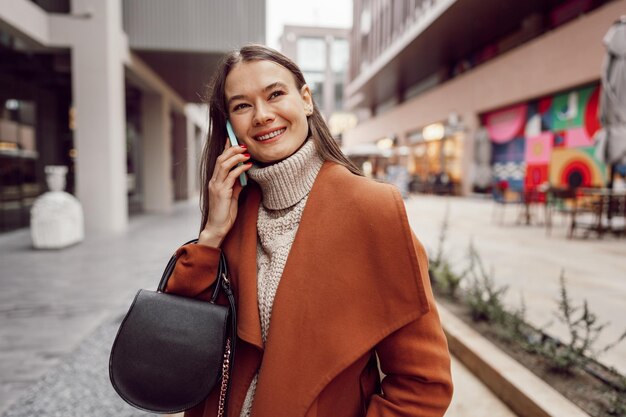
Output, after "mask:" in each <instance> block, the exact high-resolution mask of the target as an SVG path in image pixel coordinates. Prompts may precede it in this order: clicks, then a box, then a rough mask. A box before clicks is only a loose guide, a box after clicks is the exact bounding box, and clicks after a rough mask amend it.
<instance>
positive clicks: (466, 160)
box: [461, 112, 480, 196]
mask: <svg viewBox="0 0 626 417" xmlns="http://www.w3.org/2000/svg"><path fill="white" fill-rule="evenodd" d="M461 120H462V121H463V125H464V126H465V134H464V135H463V143H462V146H463V150H462V151H461V155H462V157H461V158H462V159H461V172H462V173H463V179H462V186H461V195H464V196H468V195H470V194H471V193H472V186H473V182H474V181H473V179H474V169H475V163H474V137H475V136H476V131H477V130H478V128H479V127H480V120H479V118H478V116H477V115H476V114H475V113H473V112H467V113H465V114H463V115H462V116H461Z"/></svg>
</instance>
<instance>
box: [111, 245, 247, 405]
mask: <svg viewBox="0 0 626 417" xmlns="http://www.w3.org/2000/svg"><path fill="white" fill-rule="evenodd" d="M192 242H197V240H193V241H190V242H187V243H192ZM175 265H176V255H175V254H174V256H172V258H171V259H170V261H169V262H168V264H167V266H166V267H165V271H164V272H163V276H162V277H161V282H160V283H159V287H158V289H157V291H156V292H154V291H149V290H143V289H142V290H139V292H138V293H137V295H136V296H135V300H134V301H133V303H132V305H131V306H130V309H129V310H128V313H127V314H126V316H125V317H124V320H123V321H122V323H121V325H120V328H119V330H118V332H117V336H116V337H115V341H114V342H113V347H112V349H111V356H110V358H109V377H110V378H111V384H112V385H113V388H115V391H117V393H118V394H119V396H120V397H122V399H123V400H124V401H126V402H127V403H128V404H130V405H132V406H134V407H136V408H139V409H141V410H144V411H150V412H153V413H167V414H174V413H178V412H181V411H184V410H187V409H189V408H191V407H193V406H195V405H197V404H199V403H200V402H201V401H202V400H204V399H205V398H206V397H207V395H208V394H209V393H210V392H211V390H212V389H213V388H214V387H215V384H216V383H217V382H218V380H220V377H221V387H220V395H219V405H218V414H217V415H218V416H223V415H225V414H226V413H225V409H226V405H227V404H228V394H229V386H230V384H229V375H230V370H232V368H233V365H234V363H233V358H234V356H235V340H236V331H237V315H236V311H235V300H234V296H233V292H232V290H231V287H230V281H229V279H228V267H227V264H226V258H225V257H224V253H223V252H222V254H221V256H220V262H219V267H218V272H217V279H216V283H215V289H214V291H213V294H212V297H211V300H210V301H209V302H207V301H203V300H197V299H193V298H187V297H182V296H179V295H174V294H167V293H165V292H164V290H165V287H166V285H167V281H168V279H169V277H170V275H171V274H172V271H173V270H174V266H175ZM220 291H223V292H224V293H225V294H226V296H227V298H228V301H229V306H222V305H219V304H217V303H216V301H217V298H218V296H219V294H220ZM229 324H230V326H229Z"/></svg>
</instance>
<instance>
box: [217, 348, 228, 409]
mask: <svg viewBox="0 0 626 417" xmlns="http://www.w3.org/2000/svg"><path fill="white" fill-rule="evenodd" d="M229 368H230V337H229V338H228V339H226V349H224V363H223V364H222V386H221V387H220V399H219V403H218V406H217V417H223V416H224V409H225V404H226V391H227V390H228V379H229V378H230V376H229Z"/></svg>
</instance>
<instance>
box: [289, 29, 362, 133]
mask: <svg viewBox="0 0 626 417" xmlns="http://www.w3.org/2000/svg"><path fill="white" fill-rule="evenodd" d="M349 35H350V30H349V29H341V28H328V27H311V26H292V25H286V26H285V28H284V31H283V35H282V36H281V39H280V42H281V51H282V52H283V53H284V54H285V55H287V56H288V57H289V58H291V59H292V60H293V61H294V62H295V63H296V64H298V66H299V67H300V69H302V72H303V74H304V78H305V79H306V81H307V84H308V85H309V87H310V88H311V92H312V94H313V100H314V101H315V103H316V104H317V106H318V107H319V108H320V110H321V112H322V115H323V116H324V118H325V119H326V121H327V122H328V124H329V127H330V129H331V132H332V133H333V135H334V136H335V137H336V138H337V139H340V138H341V134H342V133H343V131H344V130H345V129H346V128H347V127H350V126H353V125H354V124H355V120H354V115H353V114H352V113H347V112H345V110H344V95H345V94H344V90H345V85H346V81H347V74H348V60H349V57H350V54H349V49H350V48H349Z"/></svg>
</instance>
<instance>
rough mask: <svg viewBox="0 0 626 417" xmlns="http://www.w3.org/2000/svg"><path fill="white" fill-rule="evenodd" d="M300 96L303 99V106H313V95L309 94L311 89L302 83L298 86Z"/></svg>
mask: <svg viewBox="0 0 626 417" xmlns="http://www.w3.org/2000/svg"><path fill="white" fill-rule="evenodd" d="M300 96H301V97H302V100H304V105H305V106H311V107H313V97H312V96H311V89H310V88H309V86H308V85H307V84H304V85H303V86H302V88H300Z"/></svg>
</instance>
